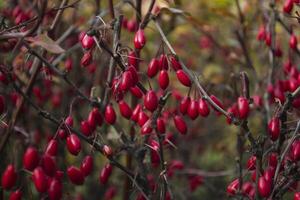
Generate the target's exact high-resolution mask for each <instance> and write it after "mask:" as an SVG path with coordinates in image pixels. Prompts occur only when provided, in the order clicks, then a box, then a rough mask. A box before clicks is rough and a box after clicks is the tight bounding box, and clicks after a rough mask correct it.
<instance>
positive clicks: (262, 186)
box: [258, 176, 271, 198]
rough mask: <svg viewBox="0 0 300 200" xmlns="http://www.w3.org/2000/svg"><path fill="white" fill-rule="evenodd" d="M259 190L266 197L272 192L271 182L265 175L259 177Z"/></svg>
mask: <svg viewBox="0 0 300 200" xmlns="http://www.w3.org/2000/svg"><path fill="white" fill-rule="evenodd" d="M258 192H259V195H260V196H261V197H264V198H266V197H268V196H269V195H270V193H271V184H270V183H268V182H267V181H266V179H265V178H264V177H263V176H261V177H259V179H258Z"/></svg>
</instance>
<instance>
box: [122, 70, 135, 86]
mask: <svg viewBox="0 0 300 200" xmlns="http://www.w3.org/2000/svg"><path fill="white" fill-rule="evenodd" d="M131 86H133V78H132V74H131V72H130V71H125V72H124V73H123V74H122V78H121V82H120V89H121V90H123V91H127V90H129V88H130V87H131Z"/></svg>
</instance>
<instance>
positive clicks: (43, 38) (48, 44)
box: [26, 33, 65, 54]
mask: <svg viewBox="0 0 300 200" xmlns="http://www.w3.org/2000/svg"><path fill="white" fill-rule="evenodd" d="M26 40H27V41H29V42H31V43H32V45H33V46H40V47H42V48H44V49H46V50H47V51H49V52H51V53H54V54H60V53H64V52H65V50H64V49H63V48H61V47H60V46H59V45H58V44H56V43H55V41H53V40H52V39H51V38H49V37H48V35H47V34H46V33H43V34H40V35H38V36H36V37H28V38H26Z"/></svg>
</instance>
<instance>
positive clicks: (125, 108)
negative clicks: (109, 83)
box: [118, 100, 132, 119]
mask: <svg viewBox="0 0 300 200" xmlns="http://www.w3.org/2000/svg"><path fill="white" fill-rule="evenodd" d="M118 104H119V110H120V113H121V115H122V116H123V117H124V118H126V119H130V118H131V115H132V110H131V108H130V107H129V105H128V104H127V103H126V102H125V101H124V100H121V101H119V103H118Z"/></svg>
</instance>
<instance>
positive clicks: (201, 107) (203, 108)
mask: <svg viewBox="0 0 300 200" xmlns="http://www.w3.org/2000/svg"><path fill="white" fill-rule="evenodd" d="M198 112H199V114H200V115H201V116H202V117H207V116H208V115H209V113H210V110H209V106H208V105H207V103H206V101H205V100H204V99H202V98H201V99H200V100H199V103H198Z"/></svg>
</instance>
